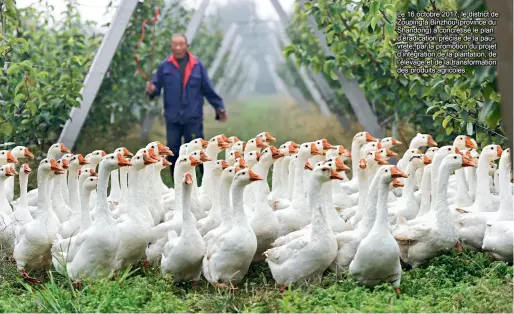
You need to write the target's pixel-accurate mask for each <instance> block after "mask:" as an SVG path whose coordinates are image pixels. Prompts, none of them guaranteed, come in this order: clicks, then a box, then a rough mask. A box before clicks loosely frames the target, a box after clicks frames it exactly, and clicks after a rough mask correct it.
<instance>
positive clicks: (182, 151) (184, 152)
mask: <svg viewBox="0 0 514 314" xmlns="http://www.w3.org/2000/svg"><path fill="white" fill-rule="evenodd" d="M188 147H189V144H188V143H185V144H182V145H180V149H179V151H178V155H179V157H180V156H185V155H187V150H188Z"/></svg>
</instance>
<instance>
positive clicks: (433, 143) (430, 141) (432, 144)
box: [427, 135, 437, 146]
mask: <svg viewBox="0 0 514 314" xmlns="http://www.w3.org/2000/svg"><path fill="white" fill-rule="evenodd" d="M427 145H428V146H437V143H436V141H434V139H433V138H432V135H429V136H428V140H427Z"/></svg>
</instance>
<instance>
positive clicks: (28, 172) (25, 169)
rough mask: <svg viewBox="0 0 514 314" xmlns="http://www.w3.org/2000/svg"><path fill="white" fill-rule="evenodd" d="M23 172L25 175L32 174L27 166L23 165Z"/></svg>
mask: <svg viewBox="0 0 514 314" xmlns="http://www.w3.org/2000/svg"><path fill="white" fill-rule="evenodd" d="M23 172H25V173H26V174H30V173H31V172H32V169H30V167H29V165H28V164H23Z"/></svg>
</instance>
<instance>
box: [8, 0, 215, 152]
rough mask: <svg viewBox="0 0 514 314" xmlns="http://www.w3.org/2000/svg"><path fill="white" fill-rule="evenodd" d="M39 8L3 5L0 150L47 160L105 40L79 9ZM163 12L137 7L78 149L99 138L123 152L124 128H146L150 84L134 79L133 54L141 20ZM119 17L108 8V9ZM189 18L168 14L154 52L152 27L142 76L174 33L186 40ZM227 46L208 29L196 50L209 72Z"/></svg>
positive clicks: (151, 5) (142, 52) (141, 53)
mask: <svg viewBox="0 0 514 314" xmlns="http://www.w3.org/2000/svg"><path fill="white" fill-rule="evenodd" d="M40 4H41V5H42V6H40V7H32V8H31V7H28V8H17V7H16V6H15V1H14V0H5V1H0V15H1V18H0V21H1V32H0V108H2V110H1V112H0V142H15V143H16V144H17V145H28V146H31V147H32V149H35V150H36V151H38V152H40V151H43V152H44V151H45V150H46V149H47V147H48V146H49V145H51V144H52V143H54V142H55V141H56V140H57V137H58V136H59V134H60V131H61V129H62V127H63V124H64V122H65V121H66V120H67V119H68V117H69V113H70V110H71V108H72V107H77V106H79V105H80V99H81V95H80V90H81V88H82V86H83V82H84V78H85V75H86V74H87V72H88V70H89V67H90V65H91V62H92V60H93V58H94V56H95V53H96V51H97V49H98V47H99V45H100V43H101V40H102V37H103V34H102V33H101V32H98V28H95V27H94V23H93V22H89V21H84V19H83V17H81V16H80V13H79V10H78V6H79V5H80V4H78V3H76V2H73V1H70V2H68V4H67V8H66V10H65V12H64V13H63V15H62V16H60V17H56V16H55V14H54V8H53V7H52V6H49V5H48V4H47V3H46V2H45V1H42V0H41V1H40ZM163 7H164V1H163V0H156V1H144V2H139V3H138V4H137V7H136V10H135V12H134V14H133V15H132V17H131V20H130V23H129V25H128V27H127V29H126V30H125V33H124V36H123V38H122V41H121V43H120V45H119V47H118V50H117V51H116V53H115V55H114V57H113V59H112V62H111V64H110V67H109V70H108V73H107V74H106V76H105V78H104V80H103V82H102V85H101V88H100V90H99V92H98V94H97V97H96V99H95V102H94V103H93V106H92V108H91V111H90V114H89V116H88V119H87V120H86V123H85V125H84V128H83V132H82V134H81V138H80V139H79V140H80V141H83V142H84V141H91V140H93V139H94V138H95V137H98V135H99V134H102V138H104V139H105V138H108V139H112V142H113V145H119V144H121V142H122V141H123V138H124V136H125V135H126V134H127V126H128V125H137V124H139V123H142V121H143V119H144V116H145V114H146V111H148V110H155V108H156V107H157V106H156V105H155V104H151V103H149V102H147V99H146V95H145V94H144V84H145V79H144V78H143V77H142V76H140V75H139V74H138V72H137V68H136V63H135V61H134V47H135V45H136V43H137V42H138V40H139V38H140V36H141V25H142V22H143V20H145V19H152V17H153V16H154V12H155V9H156V8H161V9H162V8H163ZM114 9H115V8H114V7H111V4H110V5H109V6H108V7H107V8H106V10H114ZM192 14H193V11H192V10H187V9H185V8H184V7H183V6H182V5H181V3H180V2H178V3H176V4H175V5H174V6H173V7H171V8H169V12H161V16H162V18H161V19H160V20H159V21H158V27H157V28H156V33H155V38H156V40H155V47H154V48H153V49H152V44H151V42H152V25H151V24H149V25H148V26H147V28H146V38H145V40H144V41H143V42H142V43H141V44H140V45H139V47H138V50H137V54H138V57H139V59H140V62H141V66H142V68H143V70H144V71H145V72H148V69H149V68H150V64H149V63H150V62H152V65H151V67H152V68H153V69H156V68H157V66H158V64H159V63H160V62H161V61H162V60H163V59H164V57H165V56H167V55H169V54H170V38H171V35H172V33H174V32H185V30H186V27H187V23H188V22H189V20H190V19H191V16H192ZM170 16H172V17H173V18H170ZM166 17H168V18H166ZM106 26H109V25H104V27H106ZM222 38H223V33H222V31H221V30H220V29H219V28H218V27H217V26H216V25H215V24H213V23H212V21H207V22H206V23H204V24H203V25H202V27H201V29H200V30H199V33H198V34H197V36H196V39H195V42H194V44H193V45H192V50H193V52H194V53H196V54H199V55H201V56H202V58H203V60H204V62H205V63H206V64H209V63H210V62H212V60H213V58H214V56H215V51H216V49H217V47H218V46H219V45H220V43H221V40H222ZM152 50H153V53H152ZM152 54H153V57H152Z"/></svg>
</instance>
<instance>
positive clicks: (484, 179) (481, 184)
mask: <svg viewBox="0 0 514 314" xmlns="http://www.w3.org/2000/svg"><path fill="white" fill-rule="evenodd" d="M475 195H476V198H475V203H476V204H477V211H487V210H488V208H490V207H491V206H492V199H491V197H490V190H489V160H487V159H486V158H484V157H482V158H479V159H478V167H477V185H476V194H475Z"/></svg>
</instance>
